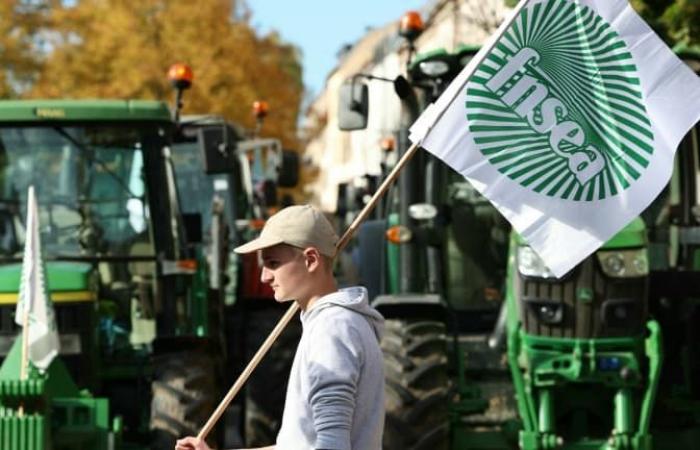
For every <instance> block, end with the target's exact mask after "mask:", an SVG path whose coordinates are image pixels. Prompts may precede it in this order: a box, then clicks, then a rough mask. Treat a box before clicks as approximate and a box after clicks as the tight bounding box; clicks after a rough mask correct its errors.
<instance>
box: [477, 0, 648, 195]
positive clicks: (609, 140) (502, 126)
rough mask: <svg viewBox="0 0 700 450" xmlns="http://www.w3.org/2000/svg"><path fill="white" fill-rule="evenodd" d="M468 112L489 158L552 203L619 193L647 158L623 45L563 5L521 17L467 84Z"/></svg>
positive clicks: (546, 4)
mask: <svg viewBox="0 0 700 450" xmlns="http://www.w3.org/2000/svg"><path fill="white" fill-rule="evenodd" d="M466 110H467V118H468V120H469V130H470V132H471V133H472V135H473V136H474V140H475V142H476V144H477V146H478V148H479V150H480V151H481V153H482V154H483V155H484V156H485V157H486V158H487V160H488V161H489V162H490V163H491V164H493V165H494V166H495V167H496V168H497V169H498V170H499V171H500V172H501V173H503V174H505V175H507V176H508V177H509V178H511V179H512V180H515V181H517V182H518V183H520V184H521V185H522V186H525V187H528V188H530V189H532V190H533V191H535V192H537V193H540V194H543V195H547V196H550V197H555V198H561V199H565V200H573V201H592V200H602V199H605V198H608V197H610V196H614V195H617V194H619V193H620V192H621V191H623V190H625V189H627V188H628V187H630V186H631V185H632V184H633V183H634V182H635V181H636V180H638V179H639V177H640V176H641V174H642V172H643V171H644V170H645V169H646V168H647V166H648V164H649V159H650V156H651V154H652V153H653V151H654V147H653V143H654V135H653V133H652V128H651V122H650V121H649V118H648V116H647V111H646V108H645V107H644V103H643V99H642V92H641V88H640V81H639V77H638V75H637V68H636V66H635V64H634V61H633V59H632V55H631V54H630V53H629V50H628V49H627V46H626V45H625V42H624V41H623V40H622V39H621V38H620V36H619V35H618V34H617V32H616V31H615V30H614V29H612V28H611V27H610V25H609V24H608V23H607V22H605V20H603V19H602V18H601V17H600V16H598V15H597V14H596V13H595V12H594V11H593V10H592V9H590V8H588V7H585V6H581V5H579V4H577V3H574V2H572V1H570V0H544V1H541V2H538V3H535V4H534V5H532V6H529V7H528V8H525V9H523V11H522V12H521V13H520V15H519V16H518V18H517V19H516V20H515V22H514V23H513V25H512V26H511V27H510V28H509V29H508V30H507V31H506V33H505V34H504V35H503V36H502V37H501V39H500V40H499V41H498V43H497V44H496V46H495V48H494V50H493V51H492V52H491V53H490V54H489V55H488V56H487V57H486V59H485V60H484V61H483V62H482V63H481V65H480V66H479V67H478V68H477V70H476V72H475V73H474V75H473V76H472V78H471V79H470V82H469V83H468V85H467V91H466Z"/></svg>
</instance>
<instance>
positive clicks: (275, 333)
mask: <svg viewBox="0 0 700 450" xmlns="http://www.w3.org/2000/svg"><path fill="white" fill-rule="evenodd" d="M419 148H420V147H419V143H418V142H416V143H414V144H412V145H411V146H410V147H409V148H408V149H407V150H406V151H405V152H404V154H403V155H402V156H401V159H399V161H398V162H397V163H396V165H395V166H394V168H393V169H392V170H391V172H389V175H387V177H386V179H384V181H383V182H382V184H381V185H380V186H379V188H377V191H376V192H375V193H374V195H372V198H371V199H370V200H369V202H367V204H366V205H365V207H364V208H362V211H360V213H359V214H358V215H357V217H355V220H353V221H352V223H351V224H350V226H349V227H348V229H347V230H346V231H345V233H343V236H342V237H341V238H340V239H339V240H338V242H337V243H336V244H335V254H336V255H337V254H338V253H340V252H341V251H342V250H343V248H345V246H346V245H347V244H348V242H349V241H350V239H351V238H352V236H353V234H354V233H355V231H357V229H358V228H359V226H360V224H361V223H362V222H363V221H364V220H365V219H366V218H367V216H368V215H369V213H371V212H372V210H373V209H374V207H375V206H376V205H377V203H378V202H379V200H380V199H381V197H382V196H383V195H384V193H385V192H386V191H387V190H388V189H389V186H390V185H391V183H392V182H393V181H394V180H395V179H396V178H397V177H398V176H399V174H400V173H401V170H403V168H404V167H405V166H406V164H407V163H408V162H409V161H410V160H411V158H412V157H413V155H415V154H416V152H417V151H418V149H419ZM297 311H299V304H298V303H297V302H294V303H292V306H290V307H289V309H288V310H287V312H286V313H285V314H284V316H282V318H281V319H280V321H279V322H278V323H277V325H276V326H275V328H273V330H272V332H270V335H269V336H268V337H267V339H265V342H263V343H262V345H261V346H260V349H258V351H257V352H256V353H255V355H254V356H253V358H252V359H251V360H250V362H249V363H248V365H247V366H246V368H245V369H244V370H243V372H242V373H241V374H240V376H239V377H238V379H237V380H236V382H235V383H233V386H231V389H229V391H228V393H227V394H226V396H225V397H224V398H223V400H221V403H219V406H217V407H216V410H214V412H213V413H212V415H211V417H209V420H207V423H206V424H204V427H202V429H201V431H200V432H199V434H198V435H197V439H199V440H204V439H206V438H207V436H208V435H209V433H210V432H211V430H212V428H214V425H216V422H217V421H218V420H219V418H221V416H222V415H223V413H224V411H226V407H227V406H228V405H229V403H231V401H232V400H233V399H234V398H235V397H236V395H237V394H238V392H239V391H240V390H241V388H242V387H243V385H244V384H245V382H246V381H248V378H249V377H250V375H251V374H252V373H253V371H254V370H255V368H256V367H257V366H258V364H260V361H261V360H262V359H263V357H264V356H265V354H266V353H267V352H268V351H269V350H270V347H272V344H274V343H275V341H276V340H277V338H278V337H279V335H280V334H281V333H282V331H283V330H284V328H285V327H286V326H287V324H288V323H289V321H290V320H292V317H294V316H295V315H296V313H297Z"/></svg>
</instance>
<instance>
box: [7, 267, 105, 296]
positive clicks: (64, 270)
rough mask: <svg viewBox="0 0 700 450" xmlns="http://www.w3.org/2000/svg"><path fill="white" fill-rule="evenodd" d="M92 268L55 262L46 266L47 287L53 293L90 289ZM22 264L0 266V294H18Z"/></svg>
mask: <svg viewBox="0 0 700 450" xmlns="http://www.w3.org/2000/svg"><path fill="white" fill-rule="evenodd" d="M92 271H93V268H92V267H91V265H90V264H88V263H81V262H61V261H55V262H50V263H48V264H46V278H47V281H46V283H47V285H48V286H49V290H50V291H51V292H54V291H82V290H86V289H90V287H91V286H90V275H91V274H92ZM21 276H22V264H7V265H3V266H0V293H12V292H19V284H20V277H21Z"/></svg>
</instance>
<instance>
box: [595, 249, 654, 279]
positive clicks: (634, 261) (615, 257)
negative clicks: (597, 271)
mask: <svg viewBox="0 0 700 450" xmlns="http://www.w3.org/2000/svg"><path fill="white" fill-rule="evenodd" d="M596 256H597V257H598V262H599V263H600V267H601V268H602V269H603V273H605V275H607V276H609V277H613V278H635V277H643V276H646V275H648V274H649V258H648V257H647V251H646V249H643V248H641V249H635V250H612V251H607V250H601V251H599V252H597V253H596Z"/></svg>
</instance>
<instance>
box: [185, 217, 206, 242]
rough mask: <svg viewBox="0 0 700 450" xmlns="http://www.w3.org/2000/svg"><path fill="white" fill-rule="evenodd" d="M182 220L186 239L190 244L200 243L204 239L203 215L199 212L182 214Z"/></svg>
mask: <svg viewBox="0 0 700 450" xmlns="http://www.w3.org/2000/svg"><path fill="white" fill-rule="evenodd" d="M182 222H183V225H184V227H185V239H186V240H187V243H188V244H200V243H201V242H202V240H203V236H204V234H203V233H202V215H201V214H199V213H185V214H182Z"/></svg>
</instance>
